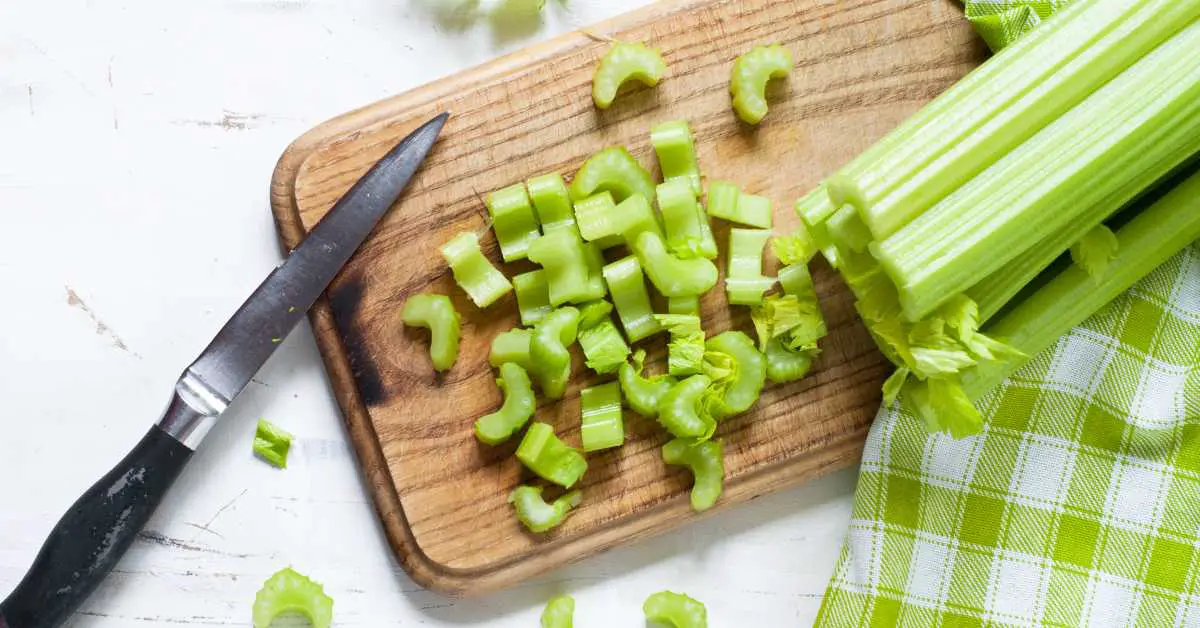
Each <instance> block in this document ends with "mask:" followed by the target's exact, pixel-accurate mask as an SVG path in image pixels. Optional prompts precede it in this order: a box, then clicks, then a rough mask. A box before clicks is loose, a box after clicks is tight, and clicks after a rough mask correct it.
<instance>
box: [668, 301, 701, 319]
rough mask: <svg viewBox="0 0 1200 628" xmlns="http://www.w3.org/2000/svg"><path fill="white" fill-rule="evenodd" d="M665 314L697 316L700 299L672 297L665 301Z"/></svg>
mask: <svg viewBox="0 0 1200 628" xmlns="http://www.w3.org/2000/svg"><path fill="white" fill-rule="evenodd" d="M667 312H668V313H669V314H689V315H691V316H699V315H700V297H673V298H670V299H667Z"/></svg>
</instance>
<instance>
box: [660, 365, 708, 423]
mask: <svg viewBox="0 0 1200 628" xmlns="http://www.w3.org/2000/svg"><path fill="white" fill-rule="evenodd" d="M711 383H712V379H711V378H709V377H708V376H707V375H693V376H691V377H689V378H687V379H685V380H683V381H681V382H679V383H678V384H675V385H674V386H672V387H671V388H670V389H669V390H667V393H666V394H665V395H663V396H662V399H660V400H659V402H658V416H657V417H656V418H657V419H658V423H659V424H660V425H662V426H663V427H664V428H666V430H667V431H668V432H670V433H671V434H672V435H673V436H675V437H676V438H700V439H708V438H709V437H711V436H712V433H713V431H715V430H716V429H717V424H716V422H715V421H714V420H713V419H712V417H710V416H708V415H707V414H702V413H701V411H700V397H701V396H702V395H704V391H705V390H706V389H707V388H708V386H709V384H711Z"/></svg>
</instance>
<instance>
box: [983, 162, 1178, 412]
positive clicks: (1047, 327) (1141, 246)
mask: <svg viewBox="0 0 1200 628" xmlns="http://www.w3.org/2000/svg"><path fill="white" fill-rule="evenodd" d="M1197 239H1200V174H1194V175H1192V176H1191V178H1189V179H1187V180H1186V181H1184V182H1183V183H1180V184H1179V185H1177V186H1176V187H1175V189H1174V190H1172V191H1171V192H1169V193H1168V194H1167V195H1166V196H1164V197H1163V198H1162V199H1161V200H1159V201H1158V202H1157V203H1155V204H1153V205H1151V206H1150V207H1147V208H1146V209H1144V210H1142V211H1141V212H1140V213H1139V214H1138V215H1137V216H1136V217H1134V218H1133V220H1131V221H1130V222H1129V223H1128V224H1126V225H1125V226H1124V227H1121V228H1120V229H1119V230H1117V254H1116V256H1115V257H1113V259H1112V261H1111V262H1109V266H1108V269H1107V270H1106V271H1105V274H1104V276H1103V277H1102V278H1101V279H1100V280H1099V281H1097V280H1096V279H1094V278H1093V277H1092V276H1091V275H1089V274H1088V273H1087V271H1085V270H1083V269H1081V268H1079V267H1078V266H1076V265H1074V264H1071V265H1069V266H1067V267H1066V268H1065V269H1064V270H1063V271H1062V272H1061V273H1059V274H1058V275H1057V276H1055V277H1054V278H1053V279H1051V280H1050V281H1049V282H1047V283H1046V284H1045V285H1044V286H1042V287H1041V288H1039V289H1038V290H1036V291H1034V292H1033V293H1032V294H1030V295H1029V296H1028V297H1026V298H1024V299H1023V300H1021V302H1020V303H1018V304H1016V305H1015V306H1014V307H1013V308H1011V309H1009V310H1008V311H1007V312H1005V313H1004V314H1003V315H1002V316H1000V317H999V318H997V319H996V320H995V321H994V322H993V323H992V324H991V325H989V326H988V327H986V328H985V329H984V332H985V333H986V334H987V335H989V336H991V337H993V338H996V339H999V340H1002V341H1004V342H1006V343H1008V344H1009V345H1010V346H1012V347H1013V348H1014V349H1017V350H1018V351H1020V352H1022V353H1023V354H1025V356H1026V359H1028V358H1032V357H1033V356H1036V355H1037V354H1038V353H1040V352H1042V351H1043V350H1045V349H1046V348H1048V347H1050V346H1051V345H1052V344H1054V342H1055V341H1056V340H1057V339H1058V338H1059V337H1060V336H1062V335H1063V334H1064V333H1066V332H1067V331H1068V330H1070V329H1071V328H1072V327H1074V326H1075V325H1078V324H1079V323H1081V322H1083V321H1084V320H1085V319H1087V318H1088V317H1089V316H1091V315H1092V314H1093V313H1095V312H1096V311H1097V310H1099V309H1100V308H1102V307H1104V305H1105V304H1107V303H1108V302H1109V301H1111V300H1113V299H1114V298H1116V297H1117V295H1119V294H1121V293H1122V292H1124V291H1125V290H1128V289H1129V288H1130V286H1132V285H1133V284H1134V283H1136V282H1137V281H1138V280H1139V279H1141V278H1142V277H1143V276H1145V275H1146V274H1148V273H1149V272H1150V271H1152V270H1154V269H1155V268H1157V267H1158V266H1159V265H1161V264H1162V263H1163V262H1165V261H1167V260H1168V259H1170V258H1171V256H1173V255H1175V254H1176V253H1178V252H1179V251H1181V250H1183V248H1184V247H1186V246H1188V245H1189V244H1190V243H1192V242H1194V241H1196V240H1197ZM1023 362H1024V361H1023V360H1017V361H1012V362H1005V361H997V362H989V363H984V364H981V365H980V366H978V367H976V368H974V369H971V370H968V371H967V372H965V373H963V376H962V383H963V388H964V390H965V391H966V393H967V396H968V397H970V398H971V399H973V400H977V399H979V398H980V397H982V396H983V395H985V394H986V393H987V392H988V391H989V390H991V389H992V388H994V387H995V386H996V385H998V384H999V383H1000V382H1002V381H1004V378H1005V377H1008V375H1010V374H1011V373H1012V372H1013V371H1015V370H1016V369H1017V368H1019V367H1020V366H1021V365H1022V364H1023Z"/></svg>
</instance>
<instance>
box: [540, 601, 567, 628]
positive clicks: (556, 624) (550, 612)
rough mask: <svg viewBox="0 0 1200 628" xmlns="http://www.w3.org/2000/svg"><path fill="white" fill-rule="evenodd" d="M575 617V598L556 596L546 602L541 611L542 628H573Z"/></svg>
mask: <svg viewBox="0 0 1200 628" xmlns="http://www.w3.org/2000/svg"><path fill="white" fill-rule="evenodd" d="M574 617H575V598H572V597H571V596H569V595H556V596H554V597H552V598H550V601H549V602H546V608H545V609H543V610H542V628H573V626H574Z"/></svg>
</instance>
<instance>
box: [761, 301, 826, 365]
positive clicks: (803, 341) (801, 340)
mask: <svg viewBox="0 0 1200 628" xmlns="http://www.w3.org/2000/svg"><path fill="white" fill-rule="evenodd" d="M750 318H751V320H753V321H754V329H755V332H757V334H758V348H759V350H760V351H766V349H767V341H768V340H771V339H772V338H779V337H783V339H784V342H785V344H786V345H787V346H788V347H789V348H792V349H797V350H799V349H815V348H817V340H818V339H820V338H822V337H824V336H825V333H826V328H825V320H824V317H822V316H821V310H820V307H819V306H818V305H817V300H816V298H811V297H801V296H798V295H794V294H788V295H784V296H774V295H772V296H769V297H767V298H766V299H764V300H763V302H762V305H758V306H755V307H754V309H752V310H751V311H750Z"/></svg>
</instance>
